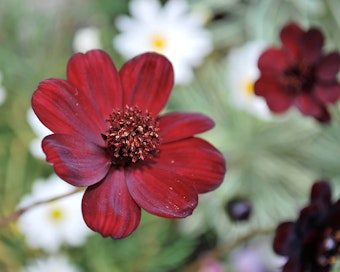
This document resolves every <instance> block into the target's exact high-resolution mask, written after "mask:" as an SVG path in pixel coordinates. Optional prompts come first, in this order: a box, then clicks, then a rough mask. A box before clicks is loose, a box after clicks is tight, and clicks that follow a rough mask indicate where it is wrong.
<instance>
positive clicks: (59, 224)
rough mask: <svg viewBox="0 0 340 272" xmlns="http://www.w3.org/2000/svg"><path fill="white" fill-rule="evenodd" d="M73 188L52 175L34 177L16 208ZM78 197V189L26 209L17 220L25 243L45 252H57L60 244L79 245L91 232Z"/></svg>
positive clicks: (79, 196)
mask: <svg viewBox="0 0 340 272" xmlns="http://www.w3.org/2000/svg"><path fill="white" fill-rule="evenodd" d="M73 190H74V187H73V186H71V185H69V184H67V183H66V182H64V181H62V180H61V179H60V178H59V177H57V176H56V175H54V174H53V175H51V176H50V177H49V178H48V179H46V180H37V181H36V182H35V183H34V184H33V187H32V193H31V194H30V195H25V196H24V197H23V198H22V200H21V201H20V203H19V207H21V208H23V207H27V206H28V205H30V204H32V203H35V202H37V201H44V200H48V199H51V198H53V197H56V196H61V195H64V194H67V193H69V192H72V191H73ZM81 198H82V193H81V192H78V193H75V194H72V195H69V196H67V197H63V198H61V199H58V200H55V201H52V202H48V203H44V204H41V205H38V206H36V207H33V208H31V209H29V210H28V211H26V212H25V213H24V214H23V215H22V216H21V217H20V218H19V220H18V228H19V230H20V231H21V232H22V233H23V234H24V236H25V238H26V242H27V245H28V246H29V247H31V248H41V249H43V250H45V251H46V252H56V251H58V249H59V248H60V247H61V246H62V245H67V246H74V247H76V246H80V245H82V244H83V243H84V242H85V239H86V237H87V236H88V235H89V234H90V233H92V232H91V230H90V229H89V228H88V227H87V226H86V224H85V222H84V220H83V217H82V213H81Z"/></svg>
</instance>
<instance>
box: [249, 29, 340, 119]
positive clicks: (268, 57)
mask: <svg viewBox="0 0 340 272" xmlns="http://www.w3.org/2000/svg"><path fill="white" fill-rule="evenodd" d="M280 38H281V42H282V47H281V48H268V49H267V50H265V51H264V52H263V53H262V55H261V56H260V58H259V61H258V67H259V69H260V72H261V75H260V78H259V79H258V80H257V81H256V82H255V86H254V89H255V94H256V95H259V96H263V97H264V98H265V100H266V102H267V104H268V107H269V108H270V110H271V111H272V112H274V113H282V112H285V111H286V110H287V109H288V108H289V107H290V106H292V105H294V106H296V107H297V108H298V109H299V110H300V112H301V113H302V114H304V115H309V116H313V117H314V118H316V119H317V120H318V121H320V122H328V121H329V120H330V114H329V112H328V110H327V104H330V103H335V102H336V101H337V100H338V99H339V98H340V84H339V83H338V81H337V73H338V71H339V69H340V54H339V53H338V52H333V53H329V54H324V53H323V52H322V47H323V43H324V37H323V35H322V33H321V32H320V30H318V29H316V28H311V29H309V30H307V31H303V30H302V29H301V28H300V27H299V26H298V25H297V24H295V23H289V24H287V25H286V26H285V27H283V29H282V30H281V33H280Z"/></svg>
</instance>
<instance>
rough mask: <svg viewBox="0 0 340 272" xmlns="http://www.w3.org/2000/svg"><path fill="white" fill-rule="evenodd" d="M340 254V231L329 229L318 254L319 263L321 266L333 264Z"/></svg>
mask: <svg viewBox="0 0 340 272" xmlns="http://www.w3.org/2000/svg"><path fill="white" fill-rule="evenodd" d="M339 256H340V231H336V232H335V233H334V232H332V230H331V229H328V230H327V231H326V232H325V238H324V240H323V242H322V244H321V248H320V251H319V254H318V260H317V261H318V263H319V264H320V265H321V266H328V265H333V264H335V263H336V261H337V259H338V257H339Z"/></svg>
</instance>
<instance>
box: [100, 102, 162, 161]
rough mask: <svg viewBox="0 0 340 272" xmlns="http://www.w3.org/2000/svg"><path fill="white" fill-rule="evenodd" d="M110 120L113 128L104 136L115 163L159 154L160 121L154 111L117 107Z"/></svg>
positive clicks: (110, 126)
mask: <svg viewBox="0 0 340 272" xmlns="http://www.w3.org/2000/svg"><path fill="white" fill-rule="evenodd" d="M106 121H107V122H108V123H109V128H108V130H107V131H106V132H105V134H102V137H103V139H104V141H105V143H106V148H107V152H108V153H109V155H110V156H111V158H112V164H113V165H117V166H121V165H126V164H129V163H136V162H137V161H139V160H145V159H147V158H152V157H153V156H154V155H155V154H156V153H158V151H159V150H158V148H157V147H158V145H159V142H160V141H159V136H158V132H159V127H158V121H157V120H156V119H155V118H153V117H152V116H151V114H150V112H148V111H146V112H145V113H144V112H143V111H142V110H139V109H138V107H137V106H135V107H129V106H125V108H124V109H123V110H114V111H113V112H112V113H111V114H110V115H109V118H108V119H107V120H106Z"/></svg>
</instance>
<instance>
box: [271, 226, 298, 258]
mask: <svg viewBox="0 0 340 272" xmlns="http://www.w3.org/2000/svg"><path fill="white" fill-rule="evenodd" d="M295 239H296V236H295V233H294V223H293V222H284V223H281V224H280V225H279V226H278V227H277V229H276V232H275V237H274V242H273V249H274V251H275V252H276V253H277V254H279V255H281V256H290V255H292V253H293V252H292V250H293V248H292V243H293V242H294V240H295ZM296 250H299V249H296Z"/></svg>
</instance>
